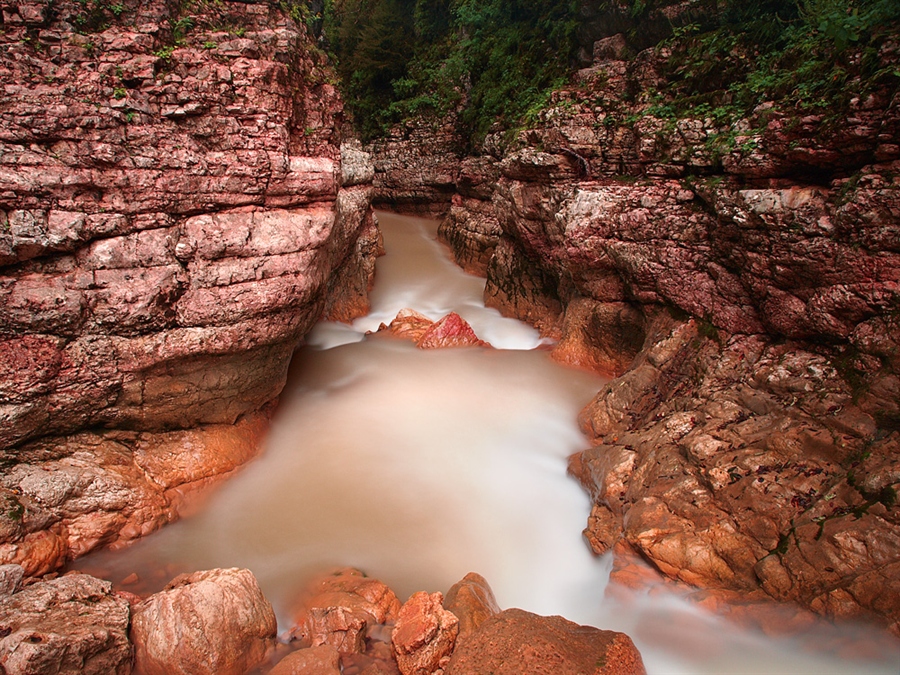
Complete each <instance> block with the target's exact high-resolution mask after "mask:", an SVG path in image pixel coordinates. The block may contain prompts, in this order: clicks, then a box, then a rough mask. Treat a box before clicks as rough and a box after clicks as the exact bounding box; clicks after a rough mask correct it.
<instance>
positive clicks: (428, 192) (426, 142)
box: [368, 118, 462, 217]
mask: <svg viewBox="0 0 900 675" xmlns="http://www.w3.org/2000/svg"><path fill="white" fill-rule="evenodd" d="M368 149H369V150H370V151H371V152H372V154H373V156H374V157H375V175H374V180H373V195H372V203H373V204H374V206H375V207H376V208H381V209H385V210H388V211H393V212H395V213H402V214H405V215H415V216H430V217H439V216H443V215H444V214H445V213H447V211H448V210H449V208H450V201H451V199H452V198H453V195H454V193H455V191H456V182H457V176H458V173H459V167H458V161H459V158H460V157H461V155H462V152H461V149H460V143H459V138H458V136H457V134H456V132H455V129H454V126H453V124H452V120H438V119H433V118H428V119H421V120H418V121H414V122H410V123H409V124H404V125H399V126H396V127H394V128H393V129H392V130H391V133H390V134H389V135H388V136H386V137H385V138H382V139H378V140H376V141H374V142H373V143H372V144H371V146H369V148H368Z"/></svg>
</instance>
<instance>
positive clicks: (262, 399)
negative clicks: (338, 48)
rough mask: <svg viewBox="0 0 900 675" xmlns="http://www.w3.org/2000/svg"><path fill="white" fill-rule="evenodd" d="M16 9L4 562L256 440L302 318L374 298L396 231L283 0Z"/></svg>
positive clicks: (178, 490) (4, 241)
mask: <svg viewBox="0 0 900 675" xmlns="http://www.w3.org/2000/svg"><path fill="white" fill-rule="evenodd" d="M2 12H3V30H2V34H0V43H2V45H0V74H2V80H3V82H4V85H3V89H2V93H0V265H2V267H0V303H2V305H3V308H4V311H3V312H2V314H0V448H2V449H3V453H4V454H3V462H2V467H0V504H2V508H0V562H7V563H19V564H21V565H23V566H24V568H25V571H26V574H27V575H30V576H39V575H41V574H44V573H46V572H48V571H51V570H54V569H57V568H59V567H60V566H61V565H62V564H64V563H65V562H66V561H67V560H71V559H72V558H74V557H76V556H79V555H82V554H84V553H86V552H88V551H90V550H92V549H94V548H96V547H98V546H102V545H117V544H121V543H124V542H127V541H129V540H132V539H134V538H136V537H140V536H142V535H144V534H147V533H148V532H150V531H152V530H154V529H156V528H157V527H159V526H161V525H162V524H164V523H165V522H167V521H169V520H171V519H173V518H174V517H176V514H177V511H178V508H179V504H180V503H181V501H182V498H183V495H184V494H185V493H186V492H189V491H192V490H193V489H194V488H196V487H201V486H203V485H205V484H207V483H209V482H210V481H211V480H215V479H216V478H218V477H220V476H223V475H225V474H227V473H228V472H230V471H232V470H234V469H235V468H236V467H238V466H240V465H241V464H242V463H244V462H246V461H247V460H248V459H249V458H250V457H252V456H253V455H254V453H256V452H257V451H258V449H259V448H260V440H261V438H262V436H263V434H264V433H265V429H266V426H267V422H266V421H267V416H268V410H269V408H270V404H271V402H272V401H274V400H275V399H276V398H277V396H278V394H279V392H280V391H281V388H282V387H283V385H284V382H285V377H286V372H287V366H288V362H289V360H290V358H291V355H292V352H293V350H294V348H295V346H296V345H297V343H298V341H299V340H300V339H301V338H302V337H303V335H305V333H306V332H307V331H308V330H309V328H310V327H311V326H312V325H313V324H314V323H315V322H316V321H317V320H319V319H320V318H321V317H322V316H323V315H325V316H332V317H335V318H341V319H348V318H352V317H354V316H357V315H360V314H362V313H365V311H366V307H367V300H366V291H367V289H368V286H369V282H370V280H371V275H372V272H373V269H374V258H375V255H376V254H377V251H378V248H379V239H378V233H377V229H376V227H375V224H374V222H373V218H372V215H371V210H370V207H369V202H370V190H371V179H372V175H373V167H372V166H371V161H370V159H369V158H368V156H367V155H366V154H365V153H363V152H362V151H361V149H360V148H359V146H358V144H354V143H353V142H352V140H349V139H348V140H345V139H343V137H342V125H341V118H342V102H341V100H340V98H339V96H338V94H337V92H336V90H335V89H334V87H333V86H332V85H331V84H329V83H328V80H329V75H328V73H327V71H326V70H325V57H324V55H322V54H321V53H320V52H318V51H317V49H316V47H315V44H314V37H313V36H311V35H309V34H308V30H307V28H306V27H305V26H303V25H302V24H298V23H297V22H295V21H294V20H293V19H292V18H290V16H288V15H287V14H286V13H285V11H284V10H282V9H279V8H277V7H274V6H269V5H263V4H257V5H254V4H246V3H224V4H221V5H216V6H212V5H203V6H202V7H200V6H198V7H193V6H192V7H190V8H187V7H185V8H183V9H173V8H171V7H169V6H168V5H166V4H164V3H152V2H134V3H123V4H121V5H115V6H114V7H113V6H112V5H107V4H105V3H82V2H4V3H2Z"/></svg>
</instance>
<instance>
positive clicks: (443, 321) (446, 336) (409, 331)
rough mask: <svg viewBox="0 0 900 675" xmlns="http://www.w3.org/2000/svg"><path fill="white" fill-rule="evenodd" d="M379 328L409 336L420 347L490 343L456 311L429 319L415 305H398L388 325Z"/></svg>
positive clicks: (397, 335)
mask: <svg viewBox="0 0 900 675" xmlns="http://www.w3.org/2000/svg"><path fill="white" fill-rule="evenodd" d="M378 332H389V333H390V334H391V335H393V336H395V337H399V338H403V339H406V340H412V341H413V342H415V343H416V346H417V347H418V348H419V349H443V348H445V347H476V346H477V347H489V346H490V345H489V344H488V343H487V342H484V341H483V340H481V339H479V338H478V336H477V335H476V334H475V331H474V330H473V329H472V327H471V326H470V325H469V324H468V322H467V321H466V320H465V319H463V318H462V317H461V316H460V315H459V314H457V313H456V312H450V314H447V315H446V316H444V317H441V318H440V319H438V320H437V321H432V320H431V319H429V318H428V317H427V316H425V315H424V314H420V313H419V312H417V311H415V310H414V309H401V310H400V311H399V312H397V316H396V318H395V319H394V320H393V321H391V323H390V325H388V326H385V325H384V324H382V325H381V326H380V327H379V329H378Z"/></svg>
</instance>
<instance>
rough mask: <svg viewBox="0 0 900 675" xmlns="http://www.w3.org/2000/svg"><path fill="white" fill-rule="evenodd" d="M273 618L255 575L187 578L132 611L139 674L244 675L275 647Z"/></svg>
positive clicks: (227, 572)
mask: <svg viewBox="0 0 900 675" xmlns="http://www.w3.org/2000/svg"><path fill="white" fill-rule="evenodd" d="M275 633H276V623H275V613H274V612H273V610H272V606H271V605H270V604H269V602H268V601H267V600H266V598H265V597H264V596H263V594H262V591H260V589H259V585H258V583H257V581H256V578H255V577H254V576H253V573H252V572H250V571H249V570H242V569H215V570H209V571H204V572H194V573H193V574H185V575H181V576H179V577H176V578H175V579H173V580H172V581H171V582H170V583H169V584H168V585H167V586H166V588H165V589H164V590H163V591H161V592H160V593H157V594H155V595H152V596H150V597H149V598H148V599H147V600H145V601H144V602H142V603H140V604H138V605H137V606H136V607H135V608H134V617H133V620H132V627H131V638H132V641H133V642H134V648H135V673H138V674H139V675H244V673H246V672H248V671H249V670H251V669H252V668H254V667H256V666H257V665H259V664H261V663H262V662H263V661H264V660H265V659H266V658H267V657H268V655H269V652H270V651H271V650H272V649H273V648H274V640H275Z"/></svg>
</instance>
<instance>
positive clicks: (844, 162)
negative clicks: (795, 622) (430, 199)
mask: <svg viewBox="0 0 900 675" xmlns="http://www.w3.org/2000/svg"><path fill="white" fill-rule="evenodd" d="M667 58H669V57H668V56H667V52H666V51H665V50H660V49H648V50H644V51H640V52H638V53H636V55H635V51H634V50H633V48H632V45H630V44H629V43H628V40H627V39H626V37H625V36H624V35H606V36H603V35H601V39H599V40H598V41H597V42H596V43H595V46H594V63H593V65H592V66H591V67H589V68H586V69H584V70H582V71H580V73H579V75H578V78H577V82H576V84H574V85H573V86H571V87H569V88H567V89H564V90H561V91H558V92H556V93H555V94H554V95H553V101H552V104H551V106H550V107H549V108H548V109H547V110H545V111H544V112H543V113H542V114H541V121H540V122H539V123H538V124H537V126H536V127H535V128H533V129H530V130H527V131H523V132H520V133H519V134H518V136H517V137H516V138H515V140H514V141H513V142H512V143H511V144H510V145H507V146H503V145H502V144H501V143H500V140H501V139H500V137H499V136H488V138H487V139H486V141H485V143H484V147H483V153H482V154H480V155H478V156H475V157H468V158H465V159H463V160H462V161H460V160H459V159H458V158H457V157H456V156H450V157H448V159H447V162H446V164H445V167H444V169H445V172H446V173H454V172H455V173H454V175H455V181H456V193H455V195H454V196H453V197H452V200H451V203H450V211H449V214H448V216H447V218H446V219H445V220H444V222H443V224H442V226H441V235H442V237H443V239H444V240H445V241H447V242H448V244H449V245H450V246H451V247H452V249H453V250H454V252H455V255H456V257H457V259H458V260H459V262H460V264H462V265H464V266H465V267H466V268H467V269H469V270H470V271H473V272H477V273H482V274H484V275H486V276H487V289H486V292H485V297H486V302H487V303H488V304H491V305H492V306H494V307H497V308H499V309H500V310H501V311H502V312H504V313H505V314H508V315H511V316H515V317H517V318H520V319H523V320H525V321H529V322H531V323H532V324H534V325H536V326H538V327H540V328H541V330H542V331H543V332H544V333H545V334H547V335H549V336H552V337H555V338H557V339H558V343H557V346H556V349H555V352H554V353H555V356H556V357H557V358H559V359H560V360H562V361H565V362H568V363H573V364H576V365H579V366H582V367H586V368H590V369H593V370H597V371H600V372H604V373H608V374H612V375H615V376H617V377H616V379H615V380H613V381H612V382H611V383H610V384H609V385H608V386H607V387H606V388H605V389H604V390H603V391H601V392H600V393H599V394H598V396H597V398H596V399H595V401H594V402H593V403H592V404H591V405H590V406H588V408H587V409H586V410H585V411H584V413H583V416H582V418H583V426H584V428H585V430H586V432H587V433H588V434H589V436H590V438H591V443H592V447H591V448H590V449H589V450H586V451H585V452H584V453H583V454H582V455H581V456H580V457H576V458H573V461H572V467H571V468H572V472H573V474H574V475H575V476H577V477H578V478H579V479H580V480H581V481H582V482H583V484H584V485H585V487H586V489H587V490H588V491H589V492H590V493H591V495H592V498H593V500H594V509H593V513H592V515H591V519H590V522H589V524H588V528H587V530H586V535H587V538H588V540H589V542H590V543H591V546H592V547H593V548H594V549H595V550H596V551H597V552H601V551H605V550H607V549H608V548H610V547H611V546H613V545H614V544H615V543H616V542H620V541H623V540H624V542H626V543H627V545H628V546H630V547H631V549H632V550H633V551H635V552H636V553H638V554H639V555H640V556H642V557H644V558H645V559H647V560H649V561H650V562H652V563H653V565H655V566H656V568H657V569H659V570H660V571H661V572H662V573H664V574H665V575H667V576H669V577H671V578H673V579H679V580H682V581H685V582H687V583H689V584H691V585H694V586H697V587H700V588H704V589H719V590H720V591H722V592H723V593H728V592H732V591H739V592H741V593H745V594H750V595H754V594H756V595H759V596H761V597H769V598H774V599H777V600H786V601H792V602H797V603H799V604H800V605H802V606H804V607H807V608H809V609H812V610H813V611H815V612H818V613H820V614H824V615H826V616H829V617H835V618H845V617H866V618H868V619H873V620H876V621H878V622H880V623H883V624H885V625H886V626H888V627H890V629H891V630H892V631H893V632H895V633H897V632H898V630H900V628H898V626H900V623H898V622H900V605H898V604H897V602H896V598H897V597H900V567H898V565H897V560H898V559H900V548H898V542H900V536H898V534H900V529H898V528H900V515H898V508H897V505H896V494H897V490H898V489H900V473H898V464H897V461H898V460H897V457H898V456H900V425H898V420H900V407H898V406H900V377H898V372H900V370H898V365H900V364H898V361H897V355H898V354H900V342H898V334H900V333H898V324H897V317H898V312H900V276H898V274H900V272H898V270H900V239H898V228H897V222H898V214H900V182H898V180H900V179H898V177H897V176H898V175H900V174H898V169H900V146H898V145H897V143H896V139H897V138H898V137H900V133H898V132H900V107H898V104H900V98H898V92H897V90H896V88H892V87H885V86H882V87H881V88H879V87H874V88H872V89H871V90H870V92H869V94H868V96H867V97H866V98H860V99H854V100H853V101H850V102H849V106H850V107H849V111H848V114H847V115H846V116H845V117H843V118H842V119H841V120H840V123H837V122H835V120H832V119H830V118H827V117H826V115H825V114H824V113H822V114H812V113H807V112H798V110H797V109H794V108H785V107H784V106H781V105H779V104H778V102H777V101H772V102H771V103H768V104H765V105H761V106H759V107H758V108H757V109H756V110H755V111H754V112H753V114H752V115H751V116H749V117H747V118H744V119H740V120H738V121H736V122H731V123H729V124H728V125H723V124H722V123H720V122H717V121H716V119H715V118H714V117H713V116H711V115H707V116H704V115H702V114H698V115H695V116H691V115H689V114H685V115H683V116H682V117H680V118H678V119H674V120H673V119H671V118H670V117H662V116H660V115H661V113H660V112H659V111H660V109H661V108H660V104H659V102H658V101H657V102H655V103H653V104H651V100H652V98H651V96H650V95H646V96H645V95H644V93H646V92H658V91H663V90H664V89H665V81H664V79H663V77H662V75H660V73H664V72H668V71H671V67H668V64H667V63H666V59H667ZM878 58H879V59H880V63H881V65H882V66H883V67H885V68H890V67H896V64H897V63H898V60H900V48H898V45H897V43H896V42H894V41H891V40H887V41H885V42H884V43H883V44H882V45H881V47H880V51H879V53H878ZM623 93H627V96H625V95H623ZM428 126H429V124H428V123H427V122H425V123H423V126H422V128H423V129H425V128H428ZM385 147H387V146H379V151H382V152H383V151H384V150H385ZM392 147H393V148H394V149H395V150H397V149H399V151H402V148H399V146H392ZM377 161H378V162H379V163H381V164H383V165H402V163H403V158H402V157H400V156H394V157H392V158H390V159H379V160H377ZM446 205H447V202H446V200H442V201H440V203H439V206H440V207H443V208H446ZM423 208H424V207H423ZM434 208H438V207H437V206H435V207H434Z"/></svg>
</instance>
